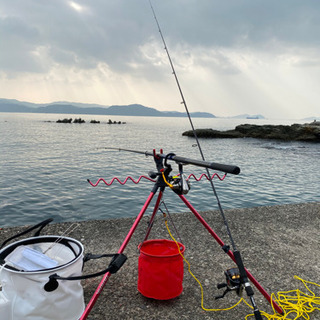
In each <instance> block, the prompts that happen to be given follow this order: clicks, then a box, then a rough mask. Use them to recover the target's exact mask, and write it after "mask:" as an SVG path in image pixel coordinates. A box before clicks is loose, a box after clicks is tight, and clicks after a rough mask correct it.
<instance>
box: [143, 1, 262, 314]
mask: <svg viewBox="0 0 320 320" xmlns="http://www.w3.org/2000/svg"><path fill="white" fill-rule="evenodd" d="M149 4H150V7H151V10H152V13H153V17H154V19H155V21H156V24H157V27H158V31H159V33H160V36H161V39H162V43H163V45H164V49H165V51H166V53H167V57H168V60H169V63H170V66H171V70H172V73H173V75H174V77H175V80H176V84H177V87H178V90H179V92H180V96H181V99H182V104H183V105H184V107H185V110H186V113H187V115H188V119H189V122H190V125H191V128H192V131H193V135H194V137H195V139H196V142H197V146H198V149H199V152H200V155H201V158H202V160H203V161H204V162H205V161H206V160H205V157H204V153H203V151H202V148H201V145H200V142H199V139H198V136H197V133H196V130H195V128H194V125H193V122H192V119H191V116H190V112H189V109H188V106H187V103H186V100H185V98H184V95H183V92H182V89H181V86H180V81H179V79H178V76H177V73H176V71H175V68H174V65H173V62H172V59H171V56H170V53H169V50H168V47H167V44H166V41H165V39H164V36H163V33H162V30H161V27H160V24H159V21H158V19H157V16H156V13H155V10H154V8H153V6H152V3H151V0H149ZM205 168H206V172H207V174H208V177H209V178H210V177H211V175H210V173H209V168H210V167H208V166H205ZM239 172H240V171H239ZM209 181H210V185H211V188H212V191H213V193H214V195H215V197H216V200H217V204H218V208H219V211H220V214H221V217H222V219H223V221H224V224H225V227H226V230H227V233H228V236H229V239H230V242H231V245H232V248H233V253H234V257H235V260H236V264H237V266H238V269H239V273H240V284H241V285H242V286H244V288H245V290H246V293H247V295H248V297H249V298H250V300H251V304H252V307H253V309H254V315H255V318H256V320H262V317H261V314H260V311H259V309H258V307H257V305H256V303H255V300H254V297H253V295H254V293H253V289H252V287H251V285H250V283H249V280H248V277H247V273H246V270H245V267H244V264H243V260H242V257H241V254H240V252H239V251H238V249H237V247H236V245H235V242H234V240H233V237H232V234H231V230H230V228H229V224H228V221H227V219H226V217H225V214H224V211H223V209H222V206H221V203H220V200H219V197H218V194H217V191H216V189H215V186H214V184H213V181H212V179H209Z"/></svg>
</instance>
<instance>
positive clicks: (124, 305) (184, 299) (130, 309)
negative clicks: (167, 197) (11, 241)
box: [0, 202, 320, 320]
mask: <svg viewBox="0 0 320 320" xmlns="http://www.w3.org/2000/svg"><path fill="white" fill-rule="evenodd" d="M225 214H226V217H227V220H228V222H229V225H230V229H231V232H232V235H233V238H234V240H235V243H236V245H237V248H238V250H239V251H240V252H241V254H242V257H243V260H244V264H245V266H246V268H247V269H248V270H249V271H250V272H251V273H252V275H253V276H254V277H255V278H256V279H257V280H258V281H259V282H260V284H261V285H262V286H263V287H264V288H265V290H267V292H269V293H271V292H278V291H283V290H292V289H297V288H299V289H301V290H302V291H306V290H305V289H304V286H303V285H302V283H301V282H300V281H298V280H295V279H294V278H293V277H294V275H297V276H299V277H301V278H303V279H305V280H309V281H314V282H317V283H320V263H319V262H320V258H319V245H320V231H319V229H320V228H319V227H320V223H319V222H320V203H319V202H316V203H302V204H294V205H282V206H270V207H255V208H249V209H231V210H225ZM201 215H202V216H203V217H204V218H205V219H206V220H207V222H208V223H209V224H210V226H211V227H212V228H213V230H214V231H215V232H216V233H217V234H218V235H219V237H220V238H221V239H222V240H223V241H224V242H225V243H226V244H230V241H229V238H228V236H227V234H226V231H225V227H224V224H223V221H222V219H221V216H220V213H219V212H218V211H210V212H202V213H201ZM171 217H172V219H173V221H174V225H175V227H176V228H177V230H178V232H179V235H180V236H181V239H182V241H183V243H184V244H185V246H186V252H185V257H186V258H187V259H188V260H189V262H190V264H191V269H192V272H193V273H194V274H195V275H196V276H197V277H198V279H199V280H200V281H201V283H202V284H203V287H204V305H205V307H206V308H226V307H229V306H232V305H233V304H234V303H236V302H237V300H238V297H237V296H236V295H235V293H233V292H231V293H228V294H227V295H226V297H225V298H224V299H222V300H215V299H214V296H215V295H218V294H220V293H221V291H219V290H218V289H217V288H216V284H217V283H218V282H224V280H225V278H224V270H226V269H228V268H230V267H233V266H234V263H233V262H232V260H231V259H230V258H229V256H228V255H226V254H225V253H224V252H223V250H221V247H220V246H219V245H218V244H217V242H216V241H215V240H214V239H213V238H212V237H211V236H210V234H209V233H208V231H207V230H206V229H205V228H204V227H203V226H202V225H201V224H200V223H199V221H198V220H197V219H196V218H195V217H194V215H193V214H192V213H190V212H189V213H188V212H187V213H177V214H171ZM39 221H41V219H40V220H39ZM133 221H134V219H131V218H122V219H112V220H100V221H85V222H77V228H76V229H75V230H74V231H73V232H72V233H70V234H68V236H70V237H72V238H75V239H78V240H79V241H80V242H81V243H83V245H84V247H85V251H86V252H92V253H116V252H117V251H118V249H119V247H120V245H121V243H122V241H123V240H124V238H125V236H126V234H127V233H128V231H129V229H130V227H131V225H132V223H133ZM147 222H148V217H147V216H145V217H144V218H143V219H142V221H141V222H140V224H139V226H138V228H137V229H136V232H135V233H134V234H133V236H132V238H131V241H130V242H129V244H128V246H127V248H126V250H125V254H126V255H127V257H128V260H127V262H126V263H125V265H124V266H123V267H122V269H121V270H120V271H119V272H118V273H117V274H115V275H112V276H111V277H110V279H109V281H108V282H107V283H106V286H105V287H104V290H103V291H102V293H101V295H100V297H99V299H98V301H97V303H96V304H95V306H94V307H93V309H92V311H91V312H90V314H89V317H88V319H92V320H93V319H94V320H104V319H148V320H151V319H158V320H161V319H217V320H227V319H228V320H230V319H231V320H233V319H235V320H237V319H244V318H245V316H246V315H247V314H249V313H251V310H250V309H249V308H248V307H247V306H246V305H245V304H244V303H241V304H240V305H239V306H237V307H236V308H234V309H232V310H230V311H221V312H205V311H203V310H202V309H201V293H200V288H199V286H198V284H197V283H196V281H195V280H194V279H193V278H192V277H191V276H190V274H189V273H188V271H187V267H186V266H185V273H184V282H183V286H184V290H183V293H182V294H181V295H180V296H179V297H178V298H175V299H172V300H169V301H157V300H152V299H148V298H145V297H143V296H142V295H141V294H140V293H139V292H138V291H137V279H138V257H139V252H138V250H137V246H138V244H139V243H140V242H141V241H142V240H143V239H144V235H145V232H146V228H147ZM70 224H71V223H57V224H51V225H49V226H48V227H46V229H45V230H44V232H43V233H44V234H55V235H59V234H62V233H63V232H64V231H65V230H66V229H67V228H68V227H69V226H70ZM169 226H170V229H171V231H172V232H173V233H174V234H175V231H174V227H173V225H172V223H171V222H170V219H169ZM25 228H26V227H16V228H4V229H1V230H0V242H1V243H2V242H3V241H4V240H5V239H7V238H9V237H10V236H11V235H13V234H15V233H17V232H19V231H22V230H24V229H25ZM175 235H176V234H175ZM176 237H177V236H176ZM154 238H169V236H168V233H167V230H166V228H165V224H164V220H163V217H162V215H161V214H158V215H157V217H156V221H155V223H154V226H153V228H152V232H151V234H150V237H149V239H154ZM177 238H178V237H177ZM106 264H108V261H106V260H105V261H102V260H99V261H92V262H88V263H87V264H86V266H85V268H84V273H88V272H95V271H98V270H100V269H103V268H105V265H106ZM100 280H101V277H99V278H96V279H89V280H85V281H83V287H84V295H85V301H86V303H88V301H89V300H90V298H91V296H92V294H93V293H94V291H95V289H96V288H97V286H98V284H99V283H100ZM253 289H254V292H255V300H256V303H257V305H258V307H259V309H260V310H264V311H266V312H269V313H271V312H272V310H271V308H270V305H269V304H268V303H267V302H266V300H265V298H264V297H263V296H262V295H261V294H260V293H259V291H258V290H257V289H256V288H255V287H253ZM312 289H315V293H316V294H317V296H320V289H319V288H314V287H312ZM249 319H254V318H253V317H252V318H249ZM310 319H311V320H315V319H320V311H314V312H313V313H311V314H310Z"/></svg>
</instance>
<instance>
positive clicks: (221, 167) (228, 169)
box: [104, 147, 240, 175]
mask: <svg viewBox="0 0 320 320" xmlns="http://www.w3.org/2000/svg"><path fill="white" fill-rule="evenodd" d="M104 149H110V150H118V151H127V152H133V153H139V154H144V155H145V156H156V157H158V158H162V159H166V160H172V161H175V162H176V163H183V164H191V165H195V166H198V167H204V168H210V169H213V170H218V171H222V172H225V173H231V174H235V175H237V174H239V173H240V168H239V167H237V166H232V165H227V164H221V163H216V162H208V161H203V160H195V159H190V158H185V157H180V156H176V155H175V154H173V153H168V154H163V153H159V154H155V152H148V151H137V150H130V149H122V148H114V147H106V148H104Z"/></svg>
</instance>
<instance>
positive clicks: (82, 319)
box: [79, 186, 283, 320]
mask: <svg viewBox="0 0 320 320" xmlns="http://www.w3.org/2000/svg"><path fill="white" fill-rule="evenodd" d="M157 189H158V187H157V186H155V188H154V189H153V190H152V191H151V192H150V195H149V197H148V198H147V200H146V202H145V204H144V205H143V207H142V209H141V211H140V213H139V214H138V216H137V218H136V219H135V221H134V223H133V225H132V227H131V229H130V230H129V232H128V234H127V236H126V238H125V239H124V241H123V243H122V245H121V247H120V249H119V251H118V253H123V252H124V250H125V248H126V247H127V245H128V243H129V242H130V239H131V237H132V235H133V233H134V232H135V230H136V228H137V227H138V224H139V222H140V221H141V219H142V217H143V215H144V214H145V212H146V210H147V209H148V207H149V205H150V202H151V200H152V199H153V197H154V195H155V193H156V192H157ZM162 196H163V188H161V190H160V191H159V195H158V198H157V201H156V204H155V207H154V210H153V213H152V216H151V219H150V226H149V230H148V233H147V235H146V238H147V237H148V235H149V233H150V230H151V228H152V222H153V219H154V217H155V215H156V213H157V211H158V208H159V205H160V201H161V199H162ZM179 197H180V199H181V200H182V201H183V202H184V203H185V205H186V206H187V207H188V208H189V209H190V211H191V212H192V213H193V214H194V215H195V217H196V218H197V219H198V220H199V221H200V223H201V224H202V225H203V226H204V227H205V228H206V229H207V230H208V232H209V233H210V234H211V235H212V237H213V238H214V239H215V240H216V241H217V243H218V244H219V245H220V246H221V247H224V246H225V244H224V242H223V241H222V240H221V239H220V238H219V236H218V235H217V234H216V233H215V232H214V231H213V229H212V228H211V227H210V226H209V225H208V223H207V222H206V221H205V220H204V219H203V218H202V217H201V215H200V214H199V213H198V212H197V210H196V209H195V208H194V207H193V206H192V205H191V203H190V202H189V201H188V200H187V199H186V198H185V197H184V196H183V195H179ZM227 254H228V255H229V257H230V258H231V259H232V260H233V261H234V262H236V261H235V258H234V255H233V253H232V251H231V250H229V251H228V252H227ZM246 272H247V275H248V278H249V279H250V281H251V282H252V283H253V284H254V285H255V287H256V288H257V289H258V290H259V291H260V293H261V294H262V295H263V296H264V297H265V298H266V299H267V301H268V302H269V303H270V304H272V305H273V306H274V308H275V310H276V311H277V312H278V313H280V314H282V313H283V310H282V309H281V308H280V307H279V306H278V305H277V304H276V302H275V301H274V300H272V299H271V296H270V295H269V294H268V293H267V291H266V290H265V289H264V288H263V287H262V286H261V284H260V283H259V282H258V281H257V280H256V279H255V278H254V277H253V275H252V274H251V273H250V272H249V271H248V270H247V269H246ZM110 275H111V273H110V272H107V273H106V274H105V275H104V276H103V278H102V280H101V282H100V283H99V285H98V287H97V289H96V291H95V292H94V294H93V296H92V297H91V300H90V301H89V303H88V305H87V307H86V309H85V310H84V312H83V314H82V316H81V317H80V319H79V320H85V319H87V317H88V315H89V313H90V311H91V309H92V308H93V306H94V305H95V303H96V301H97V300H98V298H99V296H100V294H101V292H102V290H103V288H104V286H105V285H106V283H107V281H108V279H109V277H110Z"/></svg>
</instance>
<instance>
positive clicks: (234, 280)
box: [215, 268, 243, 299]
mask: <svg viewBox="0 0 320 320" xmlns="http://www.w3.org/2000/svg"><path fill="white" fill-rule="evenodd" d="M224 274H225V276H226V282H224V283H218V284H217V288H218V289H222V288H226V290H225V291H224V292H223V294H222V295H220V296H216V297H215V299H221V298H224V296H225V295H226V294H227V293H228V292H229V291H235V292H236V293H237V295H238V296H239V297H242V293H243V284H242V283H241V278H240V272H239V269H238V268H230V269H228V270H226V271H225V272H224Z"/></svg>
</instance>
